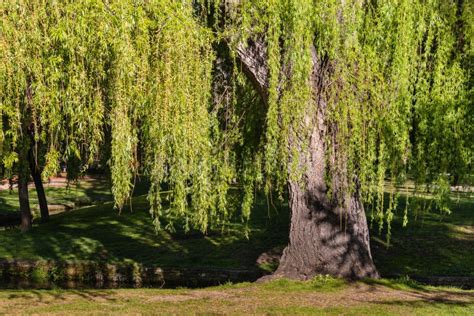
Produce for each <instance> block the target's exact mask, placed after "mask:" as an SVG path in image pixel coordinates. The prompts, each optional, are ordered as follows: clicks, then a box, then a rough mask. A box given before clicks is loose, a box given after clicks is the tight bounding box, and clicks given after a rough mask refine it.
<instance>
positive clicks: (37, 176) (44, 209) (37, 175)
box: [29, 148, 49, 223]
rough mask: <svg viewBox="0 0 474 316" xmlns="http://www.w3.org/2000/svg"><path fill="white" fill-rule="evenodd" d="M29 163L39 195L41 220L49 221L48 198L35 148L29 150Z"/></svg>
mask: <svg viewBox="0 0 474 316" xmlns="http://www.w3.org/2000/svg"><path fill="white" fill-rule="evenodd" d="M29 163H30V171H31V176H32V177H33V181H34V182H35V188H36V194H37V196H38V203H39V207H40V213H41V222H43V223H46V222H47V221H49V210H48V202H47V200H46V194H45V193H44V187H43V181H42V180H41V171H40V169H39V167H38V165H37V164H36V162H35V159H34V155H33V148H31V149H30V152H29Z"/></svg>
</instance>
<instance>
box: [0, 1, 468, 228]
mask: <svg viewBox="0 0 474 316" xmlns="http://www.w3.org/2000/svg"><path fill="white" fill-rule="evenodd" d="M0 15H1V22H0V23H1V24H0V51H1V53H0V102H1V103H0V113H1V117H2V120H0V124H1V129H0V158H1V166H2V167H1V168H2V169H1V170H2V173H3V174H4V175H6V176H10V175H11V174H12V173H14V172H16V171H17V169H16V168H17V167H16V165H17V163H18V160H19V159H20V158H21V157H19V155H20V156H21V153H22V152H24V150H23V149H22V148H24V147H25V146H29V145H32V144H31V143H28V141H26V142H25V141H24V138H25V135H24V134H25V133H31V134H32V135H33V139H34V141H33V145H36V146H37V147H38V148H40V150H42V151H43V152H44V155H42V157H44V158H42V159H43V161H42V162H41V163H42V164H43V165H44V172H43V173H44V177H48V176H49V175H51V174H53V173H54V172H56V170H57V167H58V161H60V160H66V161H68V163H69V164H71V166H76V167H77V168H76V169H78V170H81V169H85V168H86V167H87V165H88V164H90V163H92V162H93V161H94V160H96V159H98V158H99V157H100V156H101V155H102V156H103V155H104V153H108V162H109V166H110V171H111V177H112V183H113V186H112V191H113V194H114V197H115V202H116V206H117V207H118V208H122V206H123V205H124V204H125V203H126V202H127V201H128V199H129V198H130V195H131V192H132V190H133V183H134V177H135V176H136V175H137V174H140V173H145V174H146V175H147V176H148V177H149V178H150V180H151V189H150V192H149V201H150V205H151V212H152V215H153V217H154V221H155V224H156V227H160V224H161V223H167V224H168V227H167V228H168V229H173V227H174V224H175V223H180V224H184V226H185V228H186V229H190V228H192V227H194V228H198V229H200V230H202V231H206V230H207V229H208V228H210V227H219V226H222V225H223V224H225V223H227V222H228V221H229V220H230V219H232V218H233V217H235V215H236V214H235V211H232V210H233V209H232V208H230V207H229V203H228V202H227V198H228V194H227V193H228V190H229V188H230V187H231V185H239V186H242V188H243V190H242V192H243V197H242V201H243V208H242V211H241V212H240V215H241V217H242V219H243V220H247V219H248V218H249V214H250V208H251V206H252V201H253V199H254V192H255V190H257V189H259V188H265V189H266V190H267V192H273V191H277V192H280V195H282V194H281V193H282V192H283V191H284V189H283V188H284V186H285V184H286V182H287V181H288V180H289V179H291V180H298V179H299V178H300V177H301V172H302V170H301V169H300V167H299V165H298V158H297V157H298V155H301V154H302V153H304V148H303V149H302V148H300V147H295V146H294V145H293V144H294V142H291V139H294V138H295V137H300V138H304V137H305V135H306V134H307V132H308V131H309V129H310V128H311V127H312V126H311V124H312V123H311V122H307V121H306V120H305V113H308V111H315V110H316V109H315V102H314V95H313V91H312V86H311V82H310V75H311V72H312V49H314V51H315V53H316V55H317V56H318V57H319V58H320V59H321V60H327V61H328V62H330V63H331V65H332V75H331V78H330V80H331V84H330V85H329V86H328V87H326V93H327V95H326V97H327V99H328V100H329V103H328V105H327V108H326V109H325V117H326V120H327V122H326V123H327V124H328V126H332V127H334V132H333V133H332V134H331V135H330V137H328V139H327V140H326V142H327V143H328V144H332V145H335V147H337V151H334V152H328V157H327V159H328V161H330V162H331V168H330V170H329V172H328V177H331V176H337V175H338V174H345V175H355V176H356V177H345V178H347V179H349V181H347V183H345V184H344V186H345V191H348V192H351V191H353V190H355V188H356V186H358V187H360V191H361V194H362V197H363V200H364V201H365V202H367V203H368V204H371V205H374V207H375V213H374V218H376V219H378V221H379V223H380V227H383V225H384V223H388V224H389V223H390V220H391V218H392V216H393V214H392V211H393V209H394V207H395V206H396V199H394V198H392V199H391V201H390V203H389V204H390V207H389V208H388V210H385V211H384V208H383V203H384V202H383V184H384V181H385V179H387V177H388V178H389V179H391V181H392V182H394V183H395V184H403V183H405V182H406V181H407V180H414V181H415V182H416V184H417V185H419V186H422V185H429V186H430V187H431V188H432V190H434V191H436V192H438V193H439V194H438V198H437V199H436V201H438V202H439V203H438V205H439V208H440V209H441V210H443V211H447V210H448V209H447V207H446V203H445V201H446V200H445V199H444V198H443V196H444V195H446V192H449V186H450V185H452V184H468V183H471V182H472V172H473V170H472V165H473V161H472V158H473V149H474V148H473V139H474V133H473V123H474V122H473V99H474V93H473V74H472V69H473V60H474V59H473V56H474V45H473V38H474V23H473V17H474V5H473V3H472V2H470V1H462V0H459V1H454V0H448V1H446V0H423V1H422V0H390V1H389V0H373V1H369V0H367V1H363V0H327V1H312V0H255V1H244V0H242V1H219V0H212V1H211V0H209V1H205V0H195V1H191V0H187V1H170V0H156V1H144V0H143V1H138V0H137V1H125V0H122V1H120V0H115V1H105V0H104V1H100V0H78V1H72V0H71V1H55V0H28V1H26V0H6V1H3V2H2V3H1V4H0ZM249 37H251V38H262V39H263V40H264V41H265V44H266V47H267V55H268V60H267V62H268V69H269V74H270V78H269V94H268V102H266V104H264V103H263V102H262V100H260V98H259V96H258V95H257V94H256V93H255V91H253V88H252V87H251V85H250V84H249V83H248V82H247V81H246V79H245V78H244V77H243V75H242V74H241V73H240V71H239V67H238V61H236V60H235V56H234V55H233V54H232V48H233V47H235V46H236V45H239V43H243V42H245V41H246V39H247V38H249ZM222 42H225V43H227V44H228V46H229V47H230V48H231V50H230V55H231V56H230V59H229V60H230V61H231V63H232V61H233V64H232V65H227V66H228V68H229V73H230V74H231V75H230V78H226V80H227V82H226V84H227V85H226V86H225V87H224V86H220V88H219V89H217V88H216V86H218V82H217V81H218V79H219V77H218V76H217V74H218V67H217V65H218V64H219V58H218V57H217V55H218V52H219V49H217V48H218V47H219V45H220V43H222ZM221 79H222V78H221ZM219 80H220V79H219ZM222 87H224V88H222ZM226 93H227V94H228V95H227V97H222V95H223V94H226ZM219 96H220V97H219ZM328 135H329V134H328ZM22 150H23V151H22ZM290 158H291V159H290ZM329 182H330V181H329ZM446 188H448V190H447V189H446ZM168 189H169V190H170V191H171V192H172V193H171V195H170V198H169V201H162V200H161V194H160V192H162V191H163V190H168ZM168 202H169V203H168Z"/></svg>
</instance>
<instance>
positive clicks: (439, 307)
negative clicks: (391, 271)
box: [0, 283, 474, 315]
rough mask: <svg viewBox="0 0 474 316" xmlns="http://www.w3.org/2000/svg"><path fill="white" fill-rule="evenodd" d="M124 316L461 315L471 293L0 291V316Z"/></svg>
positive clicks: (470, 307)
mask: <svg viewBox="0 0 474 316" xmlns="http://www.w3.org/2000/svg"><path fill="white" fill-rule="evenodd" d="M97 312H101V313H104V312H105V313H114V314H115V313H125V314H155V313H158V314H159V313H172V314H176V313H177V314H196V313H205V314H208V313H212V314H267V313H273V312H274V313H276V314H280V313H281V314H292V313H303V314H306V313H313V312H314V313H319V312H321V313H324V314H327V313H329V314H333V313H334V314H341V313H342V314H346V312H347V313H349V314H367V313H372V312H374V313H376V314H419V313H421V314H425V313H430V314H465V315H472V313H473V312H474V292H472V291H459V290H450V289H444V290H442V289H436V290H432V291H428V290H424V289H421V290H399V289H392V288H389V287H387V286H382V285H370V284H365V283H354V284H350V285H347V286H344V287H343V288H341V289H337V290H335V291H329V292H327V291H318V290H308V289H306V290H294V289H293V290H292V289H286V288H285V287H282V288H274V287H272V288H267V287H265V285H257V284H247V285H245V286H243V287H239V286H237V287H235V286H231V287H217V288H209V289H197V290H189V289H177V290H159V289H122V290H84V291H78V290H68V291H61V290H59V291H54V290H53V291H0V313H2V314H3V313H7V314H9V313H39V314H42V313H47V314H50V313H53V314H66V313H68V314H69V313H80V314H82V313H89V314H90V313H97Z"/></svg>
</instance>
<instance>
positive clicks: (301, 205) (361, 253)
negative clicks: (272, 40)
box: [237, 41, 378, 280]
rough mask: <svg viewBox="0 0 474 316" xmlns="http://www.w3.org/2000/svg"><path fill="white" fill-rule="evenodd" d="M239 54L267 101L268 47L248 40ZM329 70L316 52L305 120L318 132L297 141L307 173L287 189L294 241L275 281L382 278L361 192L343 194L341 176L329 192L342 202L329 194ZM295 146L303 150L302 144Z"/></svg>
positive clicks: (238, 50) (283, 258) (290, 244)
mask: <svg viewBox="0 0 474 316" xmlns="http://www.w3.org/2000/svg"><path fill="white" fill-rule="evenodd" d="M237 55H238V56H239V61H240V63H241V65H240V66H241V67H242V70H243V72H244V73H245V74H246V75H247V76H248V77H249V79H250V81H251V82H252V83H253V84H254V85H255V87H256V89H257V91H259V92H260V94H261V96H262V98H263V100H265V102H266V98H267V95H268V88H267V87H268V71H267V66H266V53H265V45H264V44H263V43H262V42H261V41H249V43H248V45H245V46H243V45H242V46H240V47H238V49H237ZM330 68H331V67H330V63H329V62H328V61H327V60H324V59H320V58H319V57H318V56H317V54H316V52H315V50H313V73H312V78H311V80H312V84H313V92H314V108H312V109H310V110H309V111H308V113H307V117H306V118H307V120H308V121H309V122H312V123H313V126H314V128H313V131H312V133H310V134H311V135H310V138H309V139H302V140H301V139H299V140H297V141H298V142H307V144H309V147H307V150H306V151H305V152H306V154H305V155H303V156H304V157H298V160H299V164H300V166H301V168H302V170H305V172H304V174H303V179H302V180H301V181H300V182H290V183H289V184H288V188H289V205H290V208H291V227H290V236H289V237H290V241H289V244H288V246H287V247H286V248H285V250H284V251H283V255H282V257H281V260H280V265H279V267H278V269H277V271H276V272H275V274H274V275H273V276H272V277H288V278H293V279H300V280H306V279H309V278H311V277H313V276H315V275H317V274H329V275H333V276H338V277H344V278H351V279H360V278H366V277H373V278H376V277H378V272H377V270H376V268H375V265H374V263H373V260H372V256H371V253H370V244H369V230H368V226H367V219H366V216H365V213H364V207H363V205H362V203H361V201H360V198H359V195H358V193H357V192H355V193H353V194H349V193H347V192H345V191H346V189H344V187H343V186H342V184H343V183H345V181H344V180H345V179H341V178H340V177H339V178H336V177H335V178H334V179H332V180H331V181H332V182H331V183H332V188H331V189H332V191H333V192H338V193H339V196H343V197H344V201H343V203H337V202H335V199H334V198H332V197H330V196H328V192H327V191H328V190H327V185H326V180H325V178H326V176H325V175H326V172H328V170H330V169H331V166H330V165H328V164H327V157H326V156H327V155H326V150H328V149H329V148H327V146H326V144H325V142H324V140H325V139H326V137H327V136H328V135H329V134H328V133H330V130H329V128H327V126H326V125H327V122H326V119H325V110H326V98H325V95H326V93H325V92H326V90H327V87H328V84H329V83H328V81H329V77H330V72H331V70H330ZM294 141H296V140H294ZM293 145H296V146H299V147H300V148H301V147H304V146H303V144H293ZM331 146H334V145H331ZM330 149H334V148H330ZM341 204H342V206H341Z"/></svg>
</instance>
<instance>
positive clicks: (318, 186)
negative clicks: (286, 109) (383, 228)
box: [274, 128, 378, 280]
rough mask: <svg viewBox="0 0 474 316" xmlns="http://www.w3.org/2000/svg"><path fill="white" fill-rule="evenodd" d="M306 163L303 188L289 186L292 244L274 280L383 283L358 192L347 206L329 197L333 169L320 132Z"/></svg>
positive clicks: (291, 184)
mask: <svg viewBox="0 0 474 316" xmlns="http://www.w3.org/2000/svg"><path fill="white" fill-rule="evenodd" d="M300 159H301V157H300ZM301 163H302V164H303V165H304V166H303V167H304V168H305V170H307V171H306V172H305V174H304V178H303V181H302V182H301V183H300V182H290V183H289V185H288V187H289V205H290V209H291V227H290V236H289V237H290V241H289V244H288V246H287V247H286V248H285V250H284V251H283V256H282V257H281V259H280V265H279V267H278V269H277V271H276V272H275V275H274V276H275V277H278V276H283V277H288V278H292V279H299V280H306V279H310V278H312V277H314V276H315V275H317V274H329V275H332V276H337V277H344V278H349V279H361V278H367V277H370V278H377V277H378V273H377V270H376V268H375V265H374V263H373V261H372V256H371V253H370V243H369V230H368V227H367V220H366V216H365V212H364V207H363V205H362V203H361V202H360V199H359V197H358V195H357V192H356V193H354V194H353V195H352V196H351V195H349V194H346V201H345V203H344V204H343V205H344V206H339V205H338V203H336V202H335V201H333V199H331V198H330V197H328V192H327V186H326V182H325V172H327V167H326V166H325V157H324V144H323V143H322V139H321V135H320V129H319V128H315V129H314V132H313V135H312V137H311V141H310V148H309V150H308V155H307V157H305V158H303V161H302V162H301ZM333 183H337V182H336V181H333ZM333 189H334V188H333ZM336 190H337V188H336Z"/></svg>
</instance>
